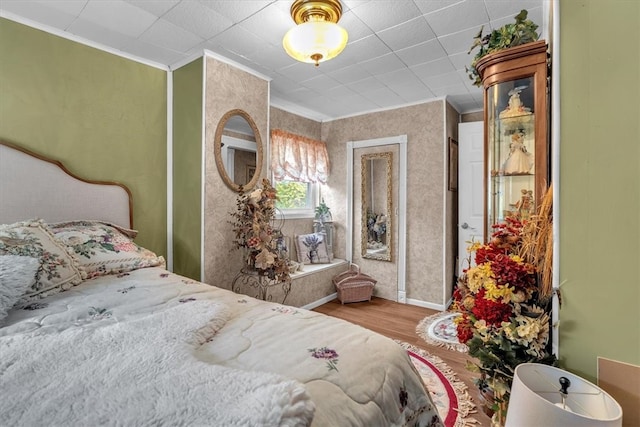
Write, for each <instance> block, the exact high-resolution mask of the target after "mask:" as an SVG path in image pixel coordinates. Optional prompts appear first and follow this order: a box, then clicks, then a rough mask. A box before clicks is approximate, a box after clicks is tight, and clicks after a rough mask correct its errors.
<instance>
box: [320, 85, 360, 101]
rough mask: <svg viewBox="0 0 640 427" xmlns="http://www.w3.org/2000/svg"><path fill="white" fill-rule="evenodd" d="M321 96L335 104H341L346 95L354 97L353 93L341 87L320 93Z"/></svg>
mask: <svg viewBox="0 0 640 427" xmlns="http://www.w3.org/2000/svg"><path fill="white" fill-rule="evenodd" d="M322 94H323V95H325V96H326V97H327V98H330V99H332V100H334V101H335V102H342V99H344V97H346V96H348V95H356V93H355V92H354V91H352V90H351V89H349V88H346V87H344V86H342V85H340V86H334V87H332V88H330V89H325V90H323V91H322Z"/></svg>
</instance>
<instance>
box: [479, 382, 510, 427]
mask: <svg viewBox="0 0 640 427" xmlns="http://www.w3.org/2000/svg"><path fill="white" fill-rule="evenodd" d="M479 400H480V405H481V408H482V412H483V413H484V414H486V415H487V416H488V417H489V418H491V427H504V422H505V418H506V413H505V412H504V411H501V410H500V408H499V407H497V405H496V401H495V398H494V394H493V390H491V389H490V388H484V389H481V390H480V396H479ZM496 408H497V409H498V410H497V411H496Z"/></svg>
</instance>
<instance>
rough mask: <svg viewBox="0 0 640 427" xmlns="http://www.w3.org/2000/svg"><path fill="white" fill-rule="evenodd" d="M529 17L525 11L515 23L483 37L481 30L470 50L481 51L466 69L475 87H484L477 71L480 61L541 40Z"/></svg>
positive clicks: (521, 12)
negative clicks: (505, 50) (511, 48)
mask: <svg viewBox="0 0 640 427" xmlns="http://www.w3.org/2000/svg"><path fill="white" fill-rule="evenodd" d="M527 15H528V12H527V11H526V10H524V9H523V10H521V11H520V13H518V14H517V15H516V16H515V22H514V23H511V24H506V25H503V26H502V27H500V28H496V29H495V30H493V31H492V32H491V33H489V34H487V35H484V36H483V35H482V31H483V30H484V26H483V27H481V28H480V32H478V34H477V35H476V36H475V37H474V38H473V40H474V42H473V45H471V48H470V49H469V53H471V52H472V51H473V50H474V49H475V48H477V47H479V48H480V50H479V51H478V53H476V56H474V58H473V61H471V66H470V67H465V69H466V70H467V74H468V75H469V78H470V79H471V80H473V84H474V85H475V86H481V85H482V81H481V80H480V75H479V73H478V70H477V69H476V64H477V63H478V61H479V60H480V59H482V58H483V57H485V56H487V55H489V54H490V53H494V52H497V51H500V50H503V49H508V48H510V47H515V46H520V45H523V44H526V43H531V42H534V41H536V40H538V39H539V38H540V35H539V34H538V33H537V32H536V30H537V29H538V25H537V24H535V23H534V22H533V21H531V20H530V19H527Z"/></svg>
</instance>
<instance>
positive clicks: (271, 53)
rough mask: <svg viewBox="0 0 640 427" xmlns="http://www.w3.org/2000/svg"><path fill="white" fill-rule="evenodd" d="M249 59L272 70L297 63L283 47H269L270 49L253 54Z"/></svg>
mask: <svg viewBox="0 0 640 427" xmlns="http://www.w3.org/2000/svg"><path fill="white" fill-rule="evenodd" d="M249 59H251V60H252V61H253V62H256V63H258V64H261V65H263V66H264V67H266V68H270V69H272V70H279V69H281V68H284V67H288V66H289V65H291V64H293V62H294V61H295V60H294V59H293V58H291V57H290V56H289V55H288V54H287V52H285V50H284V48H283V47H282V46H273V45H268V47H264V48H262V49H259V50H257V51H255V52H253V53H251V55H250V56H249Z"/></svg>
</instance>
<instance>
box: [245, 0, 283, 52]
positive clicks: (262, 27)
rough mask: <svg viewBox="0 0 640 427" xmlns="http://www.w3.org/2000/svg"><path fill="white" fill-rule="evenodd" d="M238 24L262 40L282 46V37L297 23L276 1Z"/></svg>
mask: <svg viewBox="0 0 640 427" xmlns="http://www.w3.org/2000/svg"><path fill="white" fill-rule="evenodd" d="M238 25H241V26H242V27H243V28H244V29H246V30H248V31H250V32H252V33H253V34H255V35H256V36H258V37H259V38H260V39H262V40H265V41H267V42H269V43H271V44H273V45H277V46H282V38H283V37H284V35H285V34H286V33H287V31H289V29H290V28H293V27H294V25H295V24H294V22H293V19H291V15H289V14H288V12H285V11H283V10H282V9H281V8H280V7H278V5H277V4H276V3H272V4H270V5H269V6H267V7H265V8H264V9H262V10H261V11H260V13H259V14H255V15H252V16H250V17H249V18H247V19H245V20H244V21H242V22H241V23H240V24H238Z"/></svg>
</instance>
